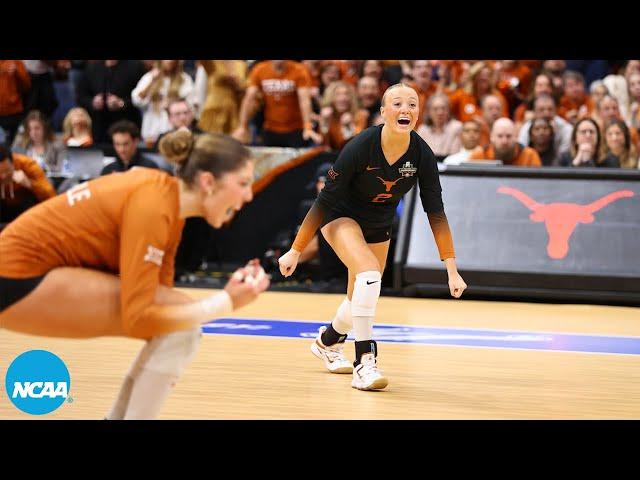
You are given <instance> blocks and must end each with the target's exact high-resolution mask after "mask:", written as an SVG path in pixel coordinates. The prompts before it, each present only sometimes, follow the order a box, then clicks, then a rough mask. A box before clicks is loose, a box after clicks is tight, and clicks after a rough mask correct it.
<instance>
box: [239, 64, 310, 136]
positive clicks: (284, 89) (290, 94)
mask: <svg viewBox="0 0 640 480" xmlns="http://www.w3.org/2000/svg"><path fill="white" fill-rule="evenodd" d="M249 84H250V85H253V86H256V87H258V89H259V90H260V91H261V92H262V95H263V97H264V124H263V127H264V129H265V130H269V131H271V132H276V133H289V132H293V131H295V130H302V128H303V122H302V114H301V113H300V103H299V102H298V89H299V88H303V87H304V88H307V87H310V86H311V77H310V76H309V71H308V70H307V69H306V68H305V66H304V65H302V64H301V63H297V62H291V61H286V62H285V65H284V70H283V71H282V73H280V72H278V71H276V70H274V68H273V67H272V66H271V62H262V63H260V64H258V65H256V66H255V68H254V69H253V70H252V71H251V74H250V75H249Z"/></svg>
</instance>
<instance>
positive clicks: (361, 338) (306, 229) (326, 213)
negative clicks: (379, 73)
mask: <svg viewBox="0 0 640 480" xmlns="http://www.w3.org/2000/svg"><path fill="white" fill-rule="evenodd" d="M418 110H419V108H418V94H417V93H416V92H415V90H413V89H412V88H411V87H408V86H407V85H405V84H396V85H393V86H391V87H389V88H388V89H387V91H386V92H385V93H384V96H383V97H382V106H381V107H380V112H381V114H382V117H383V118H384V121H385V123H384V125H379V126H374V127H370V128H368V129H366V130H364V131H363V132H361V133H360V134H359V135H357V136H356V137H354V138H353V139H352V140H351V141H350V142H349V143H347V144H346V145H345V147H344V148H343V150H342V152H341V153H340V155H339V156H338V159H337V160H336V162H335V164H334V165H333V167H332V168H331V169H329V171H328V173H327V183H326V185H325V187H324V189H323V190H322V191H321V192H320V195H319V196H318V198H317V200H316V202H315V203H314V205H313V206H312V207H311V209H310V210H309V213H308V214H307V216H306V217H305V219H304V221H303V223H302V226H301V227H300V230H299V232H298V235H297V236H296V238H295V240H294V242H293V245H292V247H291V249H290V250H289V251H288V252H287V253H286V254H284V255H283V256H282V257H280V259H279V263H280V271H281V272H282V274H283V275H284V276H285V277H288V276H289V275H291V274H292V273H293V271H294V270H295V268H296V265H297V263H298V258H299V256H300V252H302V251H303V250H304V248H305V246H306V245H307V244H308V243H309V241H310V240H311V239H312V238H313V236H314V235H315V233H316V230H317V229H318V227H321V231H322V234H323V235H324V237H325V239H326V240H327V242H328V243H329V245H331V247H332V248H333V250H334V251H335V252H336V254H337V255H338V257H339V258H340V260H342V262H343V263H344V264H345V265H346V266H347V268H348V269H349V285H348V288H347V298H346V299H345V300H344V301H343V302H342V304H341V305H340V307H339V308H338V311H337V313H336V316H335V318H334V319H333V321H332V323H331V325H329V326H327V327H321V328H320V332H319V334H318V337H317V338H316V340H315V342H314V343H313V345H312V346H311V350H312V352H313V353H314V354H315V355H316V356H317V357H319V358H321V359H322V360H324V362H325V365H326V367H327V368H328V370H329V371H331V372H333V373H351V372H353V381H352V383H351V385H352V386H353V387H354V388H357V389H360V390H378V389H381V388H384V387H386V386H387V384H388V379H387V378H386V377H385V376H383V375H382V373H381V372H380V370H379V369H378V367H377V362H376V357H377V354H378V349H377V345H376V342H375V341H374V340H372V333H373V320H374V316H375V309H376V304H377V303H378V298H379V297H380V284H381V280H382V272H383V270H384V266H385V264H386V259H387V253H388V251H389V239H390V234H391V225H392V221H393V217H394V214H395V210H396V207H397V205H398V203H399V201H400V199H401V198H403V196H404V195H405V194H406V193H407V192H408V191H409V190H410V189H411V187H413V186H414V185H415V184H416V182H417V183H418V184H419V185H420V199H421V200H422V205H423V207H424V210H425V212H426V213H427V217H428V219H429V224H430V225H431V229H432V231H433V235H434V237H435V240H436V244H437V247H438V251H439V254H440V258H441V260H443V261H444V263H445V265H446V269H447V273H448V275H449V289H450V291H451V295H452V296H453V297H455V298H459V297H460V296H461V295H462V292H463V291H464V290H465V288H467V285H466V283H465V282H464V280H463V279H462V277H461V276H460V274H459V273H458V270H457V267H456V263H455V258H454V257H455V254H454V248H453V241H452V238H451V231H450V230H449V224H448V223H447V217H446V215H445V213H444V206H443V204H442V189H441V187H440V180H439V178H438V166H437V163H436V159H435V157H434V155H433V152H432V151H431V149H430V148H429V146H428V145H427V144H426V142H425V141H424V140H423V139H422V138H421V137H420V136H419V135H418V134H417V133H416V132H415V131H414V127H415V125H416V122H417V121H418V119H419V111H418ZM352 327H353V328H354V330H355V338H356V342H355V349H356V360H355V362H354V363H353V365H352V364H351V363H350V362H349V361H348V360H347V359H346V358H345V357H344V354H343V347H344V341H345V339H346V338H347V334H348V332H349V331H350V330H351V328H352Z"/></svg>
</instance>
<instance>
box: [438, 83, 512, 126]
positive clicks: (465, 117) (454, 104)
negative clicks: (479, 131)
mask: <svg viewBox="0 0 640 480" xmlns="http://www.w3.org/2000/svg"><path fill="white" fill-rule="evenodd" d="M446 93H447V95H448V96H449V103H450V105H451V116H452V117H453V118H455V119H457V120H460V121H461V122H462V123H464V122H468V121H469V120H471V119H472V118H473V117H475V116H476V115H480V114H481V112H482V110H481V108H480V100H479V99H477V98H476V97H475V96H474V95H472V94H470V93H468V92H467V91H466V90H464V89H463V88H459V89H458V90H455V91H453V92H446ZM491 95H495V96H496V97H498V98H499V99H500V103H502V116H503V117H507V118H508V117H509V104H508V103H507V100H506V99H505V98H504V96H503V95H502V94H501V93H500V92H499V91H497V90H494V91H493V92H491Z"/></svg>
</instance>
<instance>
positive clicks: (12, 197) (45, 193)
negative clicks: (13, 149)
mask: <svg viewBox="0 0 640 480" xmlns="http://www.w3.org/2000/svg"><path fill="white" fill-rule="evenodd" d="M11 158H12V159H13V167H14V168H15V169H16V170H22V171H23V172H24V174H25V176H26V177H27V178H28V179H29V181H31V187H30V188H28V187H24V186H22V185H20V184H19V183H16V182H12V183H10V184H6V185H0V203H3V204H5V205H7V206H15V205H20V204H21V203H22V202H24V201H25V200H26V199H27V197H28V196H29V195H31V194H32V193H33V195H35V197H36V198H37V199H38V201H40V202H43V201H45V200H47V199H48V198H51V197H54V196H55V195H56V191H55V190H54V189H53V186H52V185H51V183H49V180H48V179H47V176H46V175H45V173H44V170H42V168H41V167H40V165H38V162H36V161H35V160H34V159H33V158H31V157H27V156H26V155H20V154H19V153H12V154H11ZM0 208H2V207H0Z"/></svg>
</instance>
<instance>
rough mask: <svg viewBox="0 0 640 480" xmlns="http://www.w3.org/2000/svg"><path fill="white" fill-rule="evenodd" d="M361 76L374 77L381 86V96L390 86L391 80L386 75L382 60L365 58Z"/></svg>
mask: <svg viewBox="0 0 640 480" xmlns="http://www.w3.org/2000/svg"><path fill="white" fill-rule="evenodd" d="M360 77H373V78H375V79H376V80H377V81H378V85H379V86H380V96H381V97H382V94H383V93H384V92H385V90H386V89H387V88H388V87H389V82H387V79H386V78H385V77H384V65H383V64H382V60H365V61H364V62H363V63H362V65H361V70H360Z"/></svg>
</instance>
